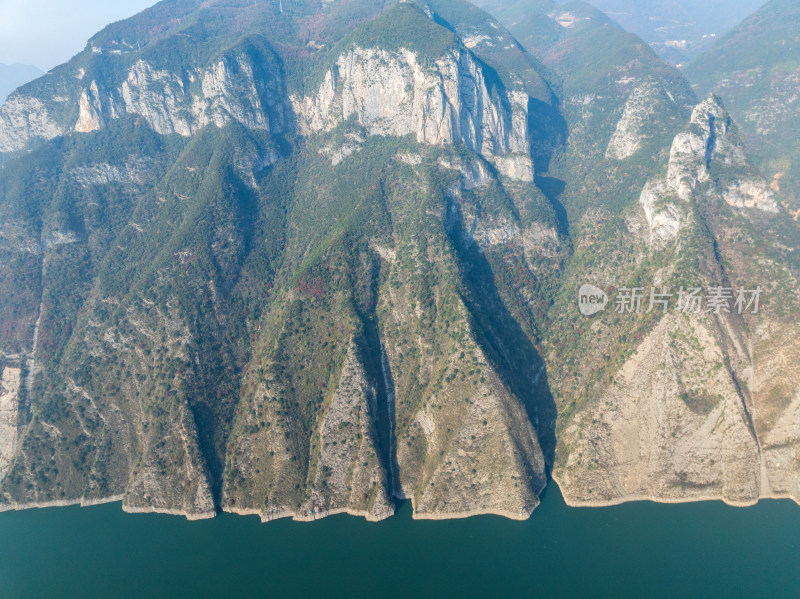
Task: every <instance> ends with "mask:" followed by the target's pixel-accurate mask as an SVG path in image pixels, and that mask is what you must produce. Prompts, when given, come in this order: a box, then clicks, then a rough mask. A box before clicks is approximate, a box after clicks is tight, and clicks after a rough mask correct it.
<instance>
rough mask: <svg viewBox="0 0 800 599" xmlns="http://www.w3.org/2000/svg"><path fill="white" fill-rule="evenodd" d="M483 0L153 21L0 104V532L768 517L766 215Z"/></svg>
mask: <svg viewBox="0 0 800 599" xmlns="http://www.w3.org/2000/svg"><path fill="white" fill-rule="evenodd" d="M481 5H482V6H483V7H484V8H485V9H486V10H488V11H489V12H491V16H490V14H488V13H487V12H484V11H483V10H482V9H481V8H478V7H476V6H474V5H472V4H469V3H467V2H463V1H461V0H435V1H431V2H420V3H412V2H397V3H389V4H384V3H383V2H372V1H371V0H342V1H337V2H334V3H318V2H315V1H313V0H304V1H301V2H292V3H288V2H284V3H283V4H274V3H269V4H268V3H253V2H251V1H249V0H248V1H245V0H233V1H231V0H226V1H225V2H222V1H213V0H212V1H210V2H194V1H188V0H180V1H179V0H167V1H166V2H162V3H160V4H158V5H156V6H154V7H153V8H151V9H148V10H146V11H144V12H143V13H140V14H139V15H137V16H136V17H134V18H132V19H128V20H126V21H122V22H120V23H115V24H113V25H111V26H109V27H107V28H106V29H104V30H103V31H101V32H100V33H98V34H97V35H96V36H94V37H93V38H92V39H91V40H90V42H89V44H88V45H87V47H86V49H85V50H84V51H83V52H81V53H80V54H78V55H77V56H76V57H74V58H73V59H72V60H71V61H69V62H68V63H66V64H64V65H61V66H59V67H57V68H56V69H54V70H53V71H52V72H51V73H50V74H48V75H47V76H46V77H42V78H40V79H38V80H36V81H34V82H32V83H29V84H27V85H25V86H23V87H22V88H20V89H19V90H18V91H17V92H15V93H14V94H12V95H11V97H10V98H9V99H8V101H7V102H6V103H5V104H4V105H3V106H2V108H0V166H2V169H0V264H1V265H2V267H0V372H2V389H1V390H0V509H11V508H18V507H25V506H30V505H45V504H53V503H69V502H84V503H85V502H97V501H107V500H112V499H122V501H123V506H124V507H125V509H128V510H132V511H151V510H154V511H161V512H169V513H183V514H186V515H187V516H189V517H191V518H199V517H207V516H211V515H213V514H214V513H215V512H216V511H217V510H219V509H223V510H227V511H232V512H237V513H254V514H258V515H260V516H261V517H262V518H263V519H265V520H267V519H271V518H275V517H281V516H293V517H296V518H300V519H311V518H315V517H319V516H323V515H326V514H330V513H336V512H341V511H346V512H349V513H353V514H361V515H364V516H366V517H367V518H370V519H380V518H383V517H386V516H388V515H390V514H392V513H393V511H394V505H395V498H398V497H409V498H411V499H412V501H413V504H414V512H415V515H416V517H423V518H444V517H462V516H466V515H470V514H476V513H497V514H503V515H505V516H508V517H511V518H524V517H527V516H528V515H529V514H530V513H531V512H532V510H533V509H534V508H535V507H536V505H537V504H538V501H539V499H538V498H539V494H540V493H541V491H542V489H543V488H544V486H545V485H546V484H547V480H548V475H549V474H552V476H553V477H554V478H556V479H557V480H558V481H559V484H560V485H561V487H562V490H563V492H564V495H565V497H566V498H567V499H568V501H569V502H570V503H572V504H576V505H597V504H609V503H616V502H620V501H625V500H629V499H640V498H655V499H660V500H669V501H687V500H697V499H709V498H719V499H724V500H725V501H728V502H730V503H734V504H746V503H752V502H754V501H756V500H757V499H758V498H760V497H777V496H786V497H792V498H794V499H795V500H797V499H798V498H800V381H798V380H797V378H796V376H795V374H794V373H795V372H796V370H797V367H798V363H799V362H800V338H798V336H797V335H796V331H797V328H798V316H797V314H798V311H797V308H798V295H797V290H798V288H799V287H800V284H799V283H798V277H800V254H798V247H800V230H798V224H797V221H796V220H794V219H793V213H792V212H790V208H788V207H791V206H794V205H796V204H795V203H796V201H797V199H796V197H794V196H792V195H791V191H790V190H787V189H786V188H783V187H781V186H776V185H772V183H774V177H772V174H771V173H769V178H765V176H764V174H763V172H762V171H760V170H759V168H758V165H759V164H766V163H764V162H759V159H758V158H756V161H755V162H754V161H753V160H751V158H750V148H749V146H748V137H747V134H746V133H740V129H739V125H738V124H737V122H736V121H735V119H734V118H732V117H731V116H730V115H729V114H728V112H727V109H726V107H725V100H724V98H722V99H721V98H720V97H719V96H717V95H707V94H705V93H703V94H702V95H698V94H697V92H696V91H695V90H694V89H693V88H692V86H691V84H690V83H689V81H688V80H687V79H686V78H685V77H684V76H683V74H682V73H681V72H680V71H679V70H678V69H676V68H675V67H673V66H671V65H669V64H667V63H665V62H664V61H663V60H661V59H660V58H659V57H658V56H657V55H656V53H655V52H654V51H653V49H652V48H651V47H649V46H648V44H646V43H645V42H643V41H642V40H641V39H640V38H639V37H637V36H636V35H634V34H631V33H628V32H626V31H624V30H623V29H622V28H621V27H619V26H618V25H617V24H616V23H614V22H613V21H612V20H611V19H609V18H608V17H607V16H606V15H604V14H603V13H602V12H600V11H599V10H597V9H596V8H593V7H591V6H590V5H588V4H585V3H582V2H570V3H568V4H565V5H555V4H553V3H550V2H548V1H547V0H533V1H528V0H518V1H506V0H485V1H482V2H481ZM781 47H783V46H781ZM788 47H789V50H787V52H789V53H790V54H791V53H794V52H795V50H794V46H788ZM792 55H793V56H796V54H792ZM768 58H769V59H770V60H771V58H772V55H770V57H768ZM765 64H769V61H768V60H765ZM744 68H748V67H747V66H745V67H744ZM786 105H787V106H788V105H789V104H788V103H787V104H786ZM787 148H789V146H787ZM787 151H791V148H789V149H788V150H787ZM754 155H755V156H758V154H757V153H756V154H754ZM787 206H788V207H787ZM584 284H592V285H595V286H597V287H599V289H600V290H603V291H605V292H606V293H608V294H609V296H610V304H609V307H608V309H607V310H606V311H604V312H602V313H600V314H598V315H596V316H594V317H592V318H588V317H584V316H582V315H581V314H580V312H579V311H578V306H577V299H578V298H577V294H578V289H580V288H581V286H582V285H584ZM632 288H633V289H639V290H640V291H641V292H642V293H643V294H647V296H646V297H644V299H643V300H642V301H643V306H644V309H643V310H640V311H639V310H637V311H634V310H632V309H631V310H619V311H618V310H616V309H615V307H616V304H617V298H616V296H617V294H618V293H620V290H624V289H628V290H630V289H632ZM656 288H657V289H658V290H659V291H660V293H662V294H665V295H669V296H670V297H671V298H672V301H673V304H672V309H665V310H661V309H653V304H651V305H650V309H647V307H648V306H647V303H648V300H649V299H650V297H651V296H650V293H651V289H656ZM690 288H698V289H702V290H705V292H707V293H710V292H711V291H710V290H712V289H719V290H729V292H730V293H731V302H730V303H729V304H728V308H727V309H723V308H722V307H721V306H718V308H717V309H713V307H712V308H708V307H707V306H704V309H703V310H698V311H692V310H686V309H684V310H678V309H676V304H677V302H678V301H679V298H680V297H682V296H681V295H680V293H679V290H686V289H690ZM756 289H761V290H762V291H763V297H762V303H761V305H760V307H761V309H760V310H758V311H753V310H750V311H748V310H740V309H739V310H737V309H736V307H735V305H733V303H732V299H733V292H734V290H749V291H751V292H753V291H754V290H756ZM645 290H646V291H645ZM720 293H721V292H720ZM740 307H741V306H740ZM751 307H752V306H751Z"/></svg>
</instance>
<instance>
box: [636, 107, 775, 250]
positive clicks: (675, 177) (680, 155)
mask: <svg viewBox="0 0 800 599" xmlns="http://www.w3.org/2000/svg"><path fill="white" fill-rule="evenodd" d="M712 164H714V165H717V166H718V167H719V169H720V170H726V169H734V170H735V173H736V175H735V178H734V179H733V180H731V181H726V180H724V178H719V180H715V181H711V178H712V177H711V172H710V169H711V168H712ZM749 171H750V168H749V163H748V161H747V157H746V155H745V152H744V148H743V147H742V144H741V142H740V141H739V138H738V136H737V135H736V133H735V126H734V124H733V120H732V119H731V117H730V115H729V114H728V113H727V111H726V110H725V108H724V107H723V106H722V104H721V102H720V101H719V99H718V98H717V97H716V96H711V97H709V98H708V99H707V100H705V101H703V102H701V103H700V104H698V105H697V106H696V107H695V109H694V111H693V112H692V119H691V122H690V123H689V125H688V126H687V127H686V129H684V130H683V131H682V132H681V133H679V134H678V135H677V136H675V140H674V141H673V142H672V147H671V148H670V155H669V164H668V166H667V173H666V176H663V177H659V178H656V179H653V180H650V181H648V182H647V184H646V185H645V187H644V189H643V190H642V193H641V195H640V197H639V204H640V205H641V207H642V209H643V211H644V215H645V217H646V219H647V223H648V225H649V230H650V231H649V240H650V243H651V244H653V243H655V244H665V243H668V242H669V241H671V240H673V239H675V238H676V237H677V235H678V232H679V231H680V228H681V225H682V224H683V223H684V222H686V220H687V217H686V209H685V204H686V203H688V202H690V201H692V199H696V195H697V191H698V189H699V188H700V186H701V185H703V184H709V185H711V187H710V189H709V193H711V194H717V195H718V197H721V198H722V199H723V200H725V201H726V202H727V203H728V204H730V205H731V206H734V207H736V208H751V209H758V210H762V211H764V212H772V213H774V212H777V211H778V204H777V201H776V199H775V194H774V193H773V191H772V189H770V187H769V185H768V184H767V181H766V180H765V179H764V178H763V177H762V176H760V175H758V174H751V173H750V172H749ZM732 172H733V171H732Z"/></svg>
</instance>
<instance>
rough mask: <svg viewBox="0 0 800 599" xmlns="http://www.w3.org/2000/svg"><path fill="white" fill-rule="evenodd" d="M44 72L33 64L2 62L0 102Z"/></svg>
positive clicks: (0, 70) (0, 69)
mask: <svg viewBox="0 0 800 599" xmlns="http://www.w3.org/2000/svg"><path fill="white" fill-rule="evenodd" d="M43 74H44V73H42V71H41V70H40V69H38V68H37V67H34V66H31V65H25V64H2V63H0V104H2V103H3V102H5V101H6V98H7V97H8V95H9V94H10V93H11V92H13V91H14V90H15V89H17V88H18V87H19V86H20V85H22V84H23V83H28V81H33V80H34V79H36V78H37V77H40V76H42V75H43Z"/></svg>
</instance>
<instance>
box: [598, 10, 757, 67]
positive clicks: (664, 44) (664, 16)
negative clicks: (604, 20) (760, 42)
mask: <svg viewBox="0 0 800 599" xmlns="http://www.w3.org/2000/svg"><path fill="white" fill-rule="evenodd" d="M590 3H591V4H592V5H593V6H595V7H597V8H599V9H600V10H602V11H603V12H605V13H606V14H607V15H609V16H610V17H611V18H612V19H614V20H615V21H616V22H617V23H619V24H620V25H621V26H622V27H624V28H625V29H626V30H628V31H631V32H633V33H635V34H637V35H639V36H641V37H642V39H644V40H645V41H646V42H647V43H648V44H650V45H651V46H652V47H653V49H655V51H656V52H658V54H659V56H661V57H663V58H664V59H665V60H668V61H670V62H672V63H674V64H685V63H686V62H688V61H689V60H690V59H692V58H693V57H696V56H698V55H699V54H700V53H702V52H703V51H704V50H705V49H706V48H708V47H709V46H710V45H711V44H712V43H713V42H714V41H715V40H716V39H718V38H719V37H721V36H722V35H723V34H725V33H727V32H728V31H730V30H731V29H732V28H733V27H734V26H736V25H738V24H739V22H740V21H742V20H743V19H744V18H745V17H747V16H749V15H751V14H752V13H754V12H755V11H756V10H758V9H759V8H760V7H761V5H763V4H764V0H711V1H708V0H706V1H704V2H691V1H689V0H644V1H642V0H592V1H591V2H590Z"/></svg>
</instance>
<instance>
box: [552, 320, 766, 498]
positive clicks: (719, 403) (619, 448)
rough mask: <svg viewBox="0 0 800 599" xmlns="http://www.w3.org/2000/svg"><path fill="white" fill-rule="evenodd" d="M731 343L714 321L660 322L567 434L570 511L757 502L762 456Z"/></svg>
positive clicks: (563, 475)
mask: <svg viewBox="0 0 800 599" xmlns="http://www.w3.org/2000/svg"><path fill="white" fill-rule="evenodd" d="M724 336H725V332H724V329H723V328H720V327H719V326H718V325H717V324H716V323H715V322H713V321H712V319H710V318H694V317H689V316H687V315H683V314H670V315H669V316H668V317H665V318H664V319H662V321H661V322H660V323H659V325H658V326H657V327H656V329H655V330H654V331H653V332H652V333H651V334H650V335H649V336H648V337H647V338H646V339H645V340H644V341H643V342H642V343H641V345H639V347H638V348H637V351H636V354H635V355H634V356H633V357H631V358H630V359H629V360H628V361H627V363H625V365H624V366H623V367H622V369H621V370H620V371H619V372H618V373H617V374H616V376H615V377H614V380H613V383H612V384H611V385H610V387H609V388H608V389H607V390H606V391H605V393H604V394H603V395H602V397H600V398H598V400H597V401H596V402H595V403H594V405H593V408H592V409H591V410H590V411H589V412H588V413H585V414H582V415H581V416H580V418H576V419H575V421H574V423H573V424H572V425H571V427H570V428H569V429H568V430H567V431H566V433H565V437H568V438H569V441H568V443H570V444H572V443H574V445H573V446H572V447H571V451H570V457H569V460H568V461H567V463H566V465H565V467H564V468H563V469H562V470H560V471H559V473H558V476H559V479H560V481H561V482H562V489H564V492H565V495H566V497H567V498H568V500H569V501H570V502H572V503H590V504H591V503H615V502H618V501H622V500H630V499H659V500H666V501H669V500H673V501H675V500H682V501H685V500H689V499H692V498H695V499H709V498H718V499H724V500H726V501H727V502H729V503H735V504H746V503H753V502H755V501H756V500H757V499H758V497H759V494H760V490H761V489H760V467H759V464H760V462H759V447H758V443H757V441H756V439H755V436H754V434H753V431H752V429H751V425H750V423H749V417H748V414H747V412H746V409H745V407H744V403H743V402H744V399H743V397H742V396H741V395H740V391H739V389H738V388H737V386H736V384H735V383H734V380H733V378H732V377H731V375H730V373H729V372H728V370H727V369H726V367H725V366H724V363H725V348H726V345H727V344H726V342H725V340H724V339H723V337H724ZM695 340H696V342H695Z"/></svg>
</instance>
